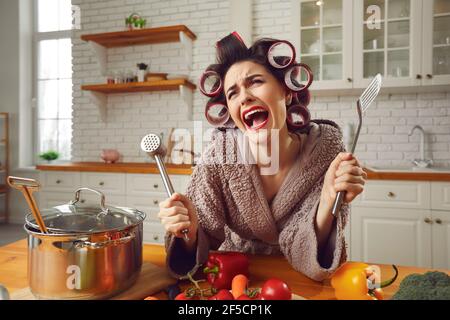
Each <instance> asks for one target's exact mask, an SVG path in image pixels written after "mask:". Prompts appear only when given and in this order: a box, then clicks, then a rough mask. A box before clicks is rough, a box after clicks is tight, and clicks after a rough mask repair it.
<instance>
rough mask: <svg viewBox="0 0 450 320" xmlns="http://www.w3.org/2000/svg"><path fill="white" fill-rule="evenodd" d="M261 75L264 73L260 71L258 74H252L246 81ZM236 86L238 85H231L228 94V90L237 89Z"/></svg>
mask: <svg viewBox="0 0 450 320" xmlns="http://www.w3.org/2000/svg"><path fill="white" fill-rule="evenodd" d="M259 76H262V74H259V73H257V74H251V75H249V76H247V77H245V81H249V80H252V79H253V78H256V77H259ZM236 87H237V85H236V84H233V85H232V86H231V87H229V88H228V90H227V94H228V92H230V90H234V89H236Z"/></svg>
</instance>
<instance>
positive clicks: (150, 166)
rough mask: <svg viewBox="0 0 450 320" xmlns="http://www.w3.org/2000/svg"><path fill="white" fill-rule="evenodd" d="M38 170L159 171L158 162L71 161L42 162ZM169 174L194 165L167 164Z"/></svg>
mask: <svg viewBox="0 0 450 320" xmlns="http://www.w3.org/2000/svg"><path fill="white" fill-rule="evenodd" d="M36 169H38V170H44V171H75V172H111V173H113V172H116V173H119V172H120V173H159V171H158V167H157V166H156V163H140V162H119V163H110V164H108V163H104V162H69V163H55V164H40V165H37V166H36ZM166 169H167V173H168V174H184V175H190V174H191V173H192V166H191V165H187V164H170V163H168V164H166Z"/></svg>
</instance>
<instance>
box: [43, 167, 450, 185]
mask: <svg viewBox="0 0 450 320" xmlns="http://www.w3.org/2000/svg"><path fill="white" fill-rule="evenodd" d="M36 169H38V170H43V171H75V172H110V173H113V172H117V173H153V174H158V173H159V171H158V168H157V166H156V164H155V163H137V162H129V163H127V162H119V163H113V164H107V163H104V162H69V163H61V164H58V163H56V164H40V165H37V166H36ZM166 169H167V173H168V174H181V175H190V174H191V173H192V166H191V165H187V164H181V165H177V164H166ZM364 170H365V171H366V172H367V175H368V179H369V180H409V181H448V182H450V169H449V171H448V172H446V171H443V172H439V171H436V172H435V171H433V172H416V171H412V170H410V171H405V170H398V171H396V170H395V169H389V170H388V169H386V170H382V169H380V170H373V169H371V168H364Z"/></svg>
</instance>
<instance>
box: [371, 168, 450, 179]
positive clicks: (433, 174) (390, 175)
mask: <svg viewBox="0 0 450 320" xmlns="http://www.w3.org/2000/svg"><path fill="white" fill-rule="evenodd" d="M364 171H366V172H367V178H368V179H369V180H407V181H448V182H450V169H449V171H413V170H401V169H398V170H396V169H384V170H383V169H379V170H373V169H371V168H364Z"/></svg>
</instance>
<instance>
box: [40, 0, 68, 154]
mask: <svg viewBox="0 0 450 320" xmlns="http://www.w3.org/2000/svg"><path fill="white" fill-rule="evenodd" d="M36 3H37V5H36V8H35V10H36V20H37V21H36V22H37V23H36V32H35V44H36V47H35V52H36V54H37V56H36V60H35V61H36V64H37V68H36V86H35V88H36V91H35V92H36V95H37V135H36V136H37V142H36V145H37V151H38V153H41V152H46V151H49V150H55V151H58V152H59V153H60V158H59V159H60V160H70V158H71V138H72V42H71V27H72V6H71V0H38V1H36Z"/></svg>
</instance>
